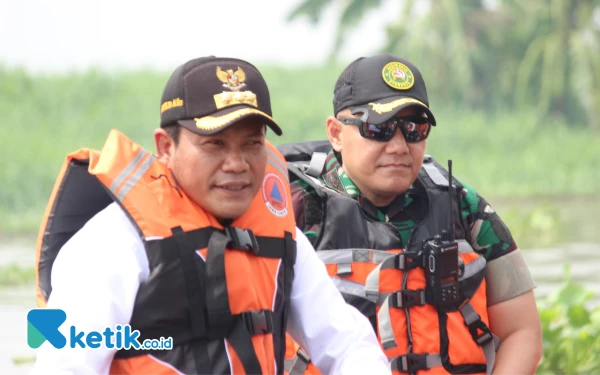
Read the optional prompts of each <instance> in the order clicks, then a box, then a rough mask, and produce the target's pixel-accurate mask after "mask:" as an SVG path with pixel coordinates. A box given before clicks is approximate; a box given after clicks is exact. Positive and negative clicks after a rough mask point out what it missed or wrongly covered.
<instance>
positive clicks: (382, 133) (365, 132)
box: [362, 121, 397, 142]
mask: <svg viewBox="0 0 600 375" xmlns="http://www.w3.org/2000/svg"><path fill="white" fill-rule="evenodd" d="M396 128H397V124H396V122H395V121H393V122H392V121H386V122H384V123H383V124H377V125H375V124H369V123H368V122H363V124H362V136H363V137H365V138H368V139H372V140H374V141H378V142H387V141H389V140H390V139H392V136H393V135H394V131H395V130H396Z"/></svg>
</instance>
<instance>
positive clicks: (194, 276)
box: [36, 130, 296, 374]
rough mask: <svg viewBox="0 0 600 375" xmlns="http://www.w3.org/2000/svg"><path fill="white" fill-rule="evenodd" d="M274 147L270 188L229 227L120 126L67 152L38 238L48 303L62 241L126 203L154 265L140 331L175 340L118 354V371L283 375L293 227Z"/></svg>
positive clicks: (41, 298) (138, 313) (134, 321)
mask: <svg viewBox="0 0 600 375" xmlns="http://www.w3.org/2000/svg"><path fill="white" fill-rule="evenodd" d="M267 149H268V163H267V167H266V174H265V178H264V180H263V184H262V189H261V190H262V191H259V193H258V194H257V195H256V197H255V198H254V200H253V201H252V204H251V206H250V208H249V210H248V211H247V212H246V213H245V214H244V215H243V216H241V217H239V218H237V219H235V220H233V221H232V222H231V223H230V224H229V225H228V226H226V227H224V226H223V225H221V224H220V223H219V221H218V220H217V219H216V218H215V217H213V216H212V215H210V214H209V213H207V212H205V211H204V210H203V209H201V208H200V207H199V206H198V205H196V204H195V203H193V202H192V201H191V200H190V199H189V198H188V196H187V195H186V194H185V192H183V191H182V190H181V189H179V188H178V187H177V185H176V183H175V181H174V179H173V176H172V174H171V172H170V170H169V169H168V168H167V167H166V166H165V165H164V164H163V163H161V162H159V161H158V160H157V158H156V157H155V156H154V155H152V154H150V153H149V152H147V151H146V150H144V149H143V148H142V147H140V146H139V145H137V144H135V143H133V142H132V141H130V140H129V139H128V138H127V137H125V136H124V135H123V134H121V133H120V132H118V131H116V130H113V131H111V133H110V134H109V137H108V139H107V141H106V143H105V145H104V147H103V149H102V151H101V152H98V151H95V150H90V149H80V150H78V151H76V152H74V153H71V154H69V155H68V156H67V157H66V160H65V162H64V164H63V166H62V169H61V171H60V174H59V176H58V179H57V181H56V183H55V186H54V189H53V192H52V195H51V198H50V201H49V203H48V206H47V209H46V213H45V215H44V219H43V222H42V225H41V229H40V233H39V238H38V244H37V253H36V265H37V291H36V294H37V303H38V306H39V307H44V306H46V302H47V300H48V298H49V296H50V294H51V284H50V274H51V269H52V264H53V262H54V259H55V258H56V255H57V253H58V252H59V250H60V249H61V247H62V246H63V245H64V243H65V242H66V241H67V240H68V239H69V238H70V237H71V236H72V235H73V234H75V233H76V232H77V231H78V230H79V229H80V228H81V227H82V226H83V225H84V224H85V223H86V222H87V221H88V220H89V219H90V218H92V217H93V216H94V215H95V214H96V213H98V212H99V211H101V210H102V209H104V208H105V207H106V206H107V205H109V204H110V203H112V202H117V203H118V204H119V205H120V207H121V208H122V209H123V210H124V211H125V213H126V214H127V216H128V217H129V218H130V220H131V221H132V223H133V224H134V226H135V227H136V228H137V230H138V232H139V235H140V238H141V240H142V242H143V244H144V246H145V249H146V253H147V256H148V263H149V267H150V276H149V278H148V280H146V281H144V282H143V283H141V285H140V287H139V291H138V294H137V296H136V300H135V305H134V309H133V315H132V318H131V321H130V325H131V328H132V330H133V329H136V330H139V331H140V338H139V340H140V342H143V340H145V339H160V338H161V337H165V338H166V337H172V338H173V348H172V350H154V351H152V350H135V349H129V350H125V349H122V350H119V351H118V352H117V353H116V355H115V358H114V360H113V362H112V366H111V370H110V372H111V373H112V374H134V373H136V374H137V373H145V374H150V373H152V374H181V373H194V374H197V373H211V374H230V373H235V374H257V373H261V374H274V373H283V356H284V352H285V326H286V322H287V315H288V309H289V295H290V290H291V283H292V279H293V265H294V262H295V258H296V243H295V221H294V214H293V210H292V206H291V196H290V189H289V183H288V181H287V179H288V175H287V173H286V171H285V161H284V159H283V157H282V156H281V154H280V153H279V152H278V151H277V149H275V148H274V147H273V146H272V145H270V144H267ZM74 298H75V296H74ZM66 313H67V315H68V313H69V312H68V311H66ZM276 367H277V368H276Z"/></svg>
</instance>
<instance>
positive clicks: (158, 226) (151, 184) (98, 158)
mask: <svg viewBox="0 0 600 375" xmlns="http://www.w3.org/2000/svg"><path fill="white" fill-rule="evenodd" d="M267 147H268V149H269V151H270V154H271V155H276V157H273V156H271V155H269V163H268V164H267V167H266V176H268V178H265V181H264V183H263V186H262V190H260V191H259V192H258V194H257V195H256V197H255V199H254V200H253V201H252V203H251V205H250V208H249V210H248V211H247V213H246V214H244V215H243V216H242V217H240V218H238V219H236V220H234V221H233V223H232V224H231V226H233V227H238V228H241V229H251V230H252V232H253V233H254V234H255V235H256V236H267V237H275V238H282V237H283V236H284V234H285V232H289V233H290V234H291V235H292V238H294V239H295V235H296V232H295V220H294V213H293V209H292V205H291V195H290V188H289V184H288V183H287V181H286V179H287V176H286V175H282V174H280V173H279V172H278V170H283V171H286V169H285V168H283V167H282V166H285V161H284V158H283V156H282V155H281V154H280V153H279V151H278V150H277V149H276V148H275V147H274V146H272V145H271V144H270V143H268V142H267ZM142 155H143V156H142ZM136 157H137V159H136ZM277 158H279V159H277ZM87 159H89V167H88V172H89V173H90V174H92V175H94V176H96V177H97V178H98V180H99V181H100V182H101V183H102V184H103V185H104V186H105V187H107V188H108V189H109V190H112V194H113V196H114V197H119V195H120V193H122V192H123V191H125V190H124V189H127V188H130V190H129V192H127V194H126V195H125V196H124V197H122V199H121V200H120V204H121V205H122V207H124V208H125V210H126V211H127V212H128V214H129V215H130V217H131V218H132V219H133V220H134V221H135V222H136V224H137V226H138V227H139V228H140V230H141V232H142V234H143V236H144V237H145V238H148V237H169V236H171V228H173V227H177V226H181V227H182V229H183V230H184V231H191V230H195V229H198V228H203V227H215V228H222V226H221V224H219V222H218V221H217V219H216V218H215V217H213V216H212V215H210V214H208V213H206V212H205V211H204V210H202V209H201V208H200V207H199V206H198V205H197V204H195V203H194V202H192V201H191V200H190V199H189V198H188V196H187V195H186V194H185V192H183V191H182V190H181V189H179V190H177V189H176V188H175V187H174V185H175V184H174V179H173V177H172V175H171V172H170V170H169V169H168V168H167V167H166V166H165V165H164V164H162V163H161V162H159V161H158V159H156V158H155V156H154V155H152V154H150V153H149V152H146V151H145V150H143V149H142V147H141V146H139V145H137V144H135V143H133V142H131V141H130V140H129V139H128V138H127V137H126V136H125V135H123V134H122V133H120V132H119V131H116V130H113V131H111V132H110V134H109V136H108V139H107V140H106V142H105V145H104V147H103V149H102V151H101V152H100V153H98V152H97V151H93V150H90V149H81V150H79V151H76V152H74V153H72V154H70V155H68V156H67V158H66V160H65V162H64V164H63V167H62V169H61V172H60V173H59V177H58V179H57V182H56V184H55V187H54V190H53V192H52V196H51V199H50V203H49V204H48V207H47V209H46V215H45V216H44V222H43V223H42V229H41V230H40V234H39V240H38V241H39V244H38V253H37V254H36V264H39V259H40V253H39V252H40V249H41V247H42V246H41V242H42V241H43V237H44V229H45V227H46V225H47V218H48V215H49V213H50V212H51V209H52V206H53V204H54V201H55V198H56V194H57V192H58V190H59V187H60V184H61V182H62V180H63V178H64V176H65V173H66V171H67V169H68V166H69V163H70V161H71V160H87ZM277 163H279V165H278V166H277V167H275V166H273V165H272V164H277ZM144 167H147V170H146V171H145V172H144V170H143V169H142V168H144ZM124 171H128V173H125V172H124ZM159 176H161V177H159ZM115 181H120V183H118V184H116V183H115ZM269 184H270V185H269ZM273 184H276V185H277V189H278V192H279V195H277V196H276V197H277V198H278V199H276V200H273V199H272V197H271V198H269V199H271V200H270V201H269V202H267V200H268V193H270V191H269V192H266V190H265V189H272V188H273ZM113 185H117V186H116V189H115V186H113ZM263 190H265V191H264V192H263ZM268 204H270V205H271V206H272V207H274V209H275V210H276V212H275V213H274V212H273V211H272V209H270V208H269V206H268ZM198 250H199V252H200V253H202V254H203V255H204V257H205V259H206V253H207V249H206V248H205V249H198ZM281 262H282V260H281V259H275V258H265V257H257V256H254V255H253V254H250V253H248V252H244V251H235V250H232V251H226V252H225V276H226V280H227V289H228V296H229V304H230V308H231V313H232V314H233V315H236V314H240V313H242V312H245V311H256V310H263V309H268V310H271V311H272V310H273V308H274V306H275V299H276V296H277V293H278V292H279V293H282V291H281V290H279V291H278V285H277V275H278V272H279V271H280V267H281V266H282V265H281ZM279 288H281V286H279ZM37 299H38V305H39V306H45V300H44V298H43V296H42V295H41V292H40V290H39V287H38V290H37ZM252 342H253V345H254V349H255V352H256V355H257V358H258V360H259V362H260V365H261V368H262V370H263V373H274V372H275V354H274V353H275V350H274V343H273V337H272V334H263V335H256V336H253V337H252ZM227 348H228V354H229V359H230V363H231V364H232V370H233V372H234V373H235V374H243V373H244V371H243V367H242V365H241V363H240V362H239V358H238V357H237V353H235V350H233V348H232V347H231V346H230V345H229V343H228V342H227ZM168 365H170V364H167V365H164V364H161V363H160V362H158V360H157V359H156V358H153V357H151V356H148V355H142V356H137V357H133V358H129V359H116V360H115V361H114V362H113V365H112V368H111V374H112V373H123V374H133V373H156V374H174V373H176V372H174V371H173V370H172V369H170V368H169V367H168ZM169 371H171V372H169Z"/></svg>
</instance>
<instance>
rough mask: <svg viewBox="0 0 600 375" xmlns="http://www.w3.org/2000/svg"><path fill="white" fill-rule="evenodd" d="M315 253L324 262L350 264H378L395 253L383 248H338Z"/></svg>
mask: <svg viewBox="0 0 600 375" xmlns="http://www.w3.org/2000/svg"><path fill="white" fill-rule="evenodd" d="M317 255H318V257H319V259H321V261H322V262H323V263H325V264H350V263H352V262H364V263H373V264H380V263H382V262H383V261H384V260H386V259H387V258H391V257H393V256H394V255H395V254H394V253H390V252H387V251H384V250H371V249H338V250H319V251H317Z"/></svg>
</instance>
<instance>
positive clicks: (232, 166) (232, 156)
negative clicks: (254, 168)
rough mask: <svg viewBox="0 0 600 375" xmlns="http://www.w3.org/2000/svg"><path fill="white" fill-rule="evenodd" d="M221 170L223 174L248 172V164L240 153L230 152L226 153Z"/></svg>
mask: <svg viewBox="0 0 600 375" xmlns="http://www.w3.org/2000/svg"><path fill="white" fill-rule="evenodd" d="M222 169H223V171H224V172H229V173H242V172H246V171H247V170H248V163H247V162H246V158H244V155H243V154H242V153H241V152H237V151H230V152H228V153H227V157H226V158H225V162H224V163H223V167H222Z"/></svg>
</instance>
